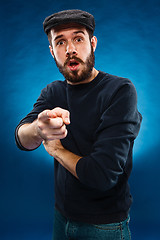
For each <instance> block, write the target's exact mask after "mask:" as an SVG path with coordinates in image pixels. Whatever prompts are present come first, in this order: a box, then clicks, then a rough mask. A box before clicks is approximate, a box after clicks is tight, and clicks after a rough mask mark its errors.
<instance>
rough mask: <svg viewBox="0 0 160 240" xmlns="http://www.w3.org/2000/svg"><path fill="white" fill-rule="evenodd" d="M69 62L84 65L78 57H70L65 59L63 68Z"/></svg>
mask: <svg viewBox="0 0 160 240" xmlns="http://www.w3.org/2000/svg"><path fill="white" fill-rule="evenodd" d="M70 60H75V61H76V62H79V63H82V64H84V62H83V61H82V60H81V59H80V58H78V57H72V58H71V57H68V58H67V59H66V61H65V63H64V66H66V65H67V64H68V63H69V61H70Z"/></svg>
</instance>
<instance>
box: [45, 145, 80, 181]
mask: <svg viewBox="0 0 160 240" xmlns="http://www.w3.org/2000/svg"><path fill="white" fill-rule="evenodd" d="M43 145H44V147H45V149H46V151H47V152H48V153H49V154H50V155H51V156H52V157H54V158H55V159H56V160H57V161H58V162H59V163H60V164H61V165H62V166H63V167H64V168H66V169H67V170H68V171H69V172H70V173H71V174H72V175H74V176H75V177H76V178H78V176H77V173H76V165H77V162H78V161H79V160H80V159H81V156H78V155H76V154H74V153H72V152H70V151H68V150H67V149H65V148H64V147H63V146H62V144H61V142H60V140H55V141H43Z"/></svg>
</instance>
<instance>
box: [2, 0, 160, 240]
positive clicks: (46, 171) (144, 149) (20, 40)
mask: <svg viewBox="0 0 160 240" xmlns="http://www.w3.org/2000/svg"><path fill="white" fill-rule="evenodd" d="M69 8H70V9H73V8H80V9H82V10H86V11H89V12H91V13H92V14H93V15H94V16H95V19H96V31H95V35H96V36H97V38H98V46H97V50H96V68H97V69H99V70H102V71H105V72H109V73H111V74H115V75H119V76H123V77H128V78H130V79H131V80H132V82H133V83H134V85H135V86H136V89H137V93H138V108H139V111H140V112H141V113H142V115H143V123H142V127H141V131H140V135H139V137H138V139H137V140H136V142H135V148H134V163H133V172H132V175H131V178H130V185H131V192H132V195H133V199H134V202H133V206H132V209H131V230H132V237H133V240H143V239H144V240H158V239H160V231H159V229H160V221H159V215H160V208H159V202H160V191H159V189H160V179H159V170H160V162H159V155H160V147H159V142H160V141H159V140H160V137H159V136H160V131H159V122H160V121H159V120H160V113H159V88H160V82H159V62H160V54H159V49H160V47H159V41H160V31H159V24H160V19H159V16H160V2H159V1H158V0H135V1H130V0H115V1H109V0H100V1H94V2H93V1H91V0H88V1H84V0H81V1H80V2H78V3H75V2H73V1H72V0H68V1H65V0H62V1H58V2H57V1H54V0H46V1H42V0H39V1H38V0H28V1H25V2H24V1H20V0H15V1H11V0H6V1H4V0H2V1H1V7H0V13H1V14H0V16H1V28H0V35H1V39H0V44H1V53H0V54H1V79H0V81H1V88H0V96H1V118H0V120H1V138H0V146H1V152H0V239H2V240H10V239H12V240H32V239H33V240H42V239H45V240H47V239H48V240H49V239H51V236H52V224H53V212H54V209H53V206H54V191H53V188H54V182H53V178H54V176H53V159H52V158H51V157H50V156H49V155H48V154H47V153H46V152H45V151H44V149H43V147H42V146H41V147H40V148H39V149H37V150H35V151H33V152H21V151H20V150H18V149H17V148H16V146H15V143H14V129H15V127H16V125H17V124H18V122H19V120H20V119H21V118H22V117H24V116H25V115H26V114H27V113H28V112H29V111H30V110H31V109H32V105H33V103H34V102H35V101H36V99H37V98H38V96H39V94H40V91H41V89H42V88H44V87H45V86H46V84H48V83H50V82H52V81H54V80H57V79H63V77H62V76H61V75H60V74H59V72H58V70H57V68H56V65H55V63H54V62H53V59H52V57H51V55H50V53H49V49H48V40H47V37H46V36H45V34H44V32H43V27H42V22H43V20H44V18H45V17H46V16H48V15H50V14H52V13H53V12H56V11H59V10H63V9H69Z"/></svg>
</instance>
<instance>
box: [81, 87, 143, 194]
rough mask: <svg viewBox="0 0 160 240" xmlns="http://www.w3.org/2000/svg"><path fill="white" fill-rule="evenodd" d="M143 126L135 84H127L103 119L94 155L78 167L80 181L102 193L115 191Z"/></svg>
mask: <svg viewBox="0 0 160 240" xmlns="http://www.w3.org/2000/svg"><path fill="white" fill-rule="evenodd" d="M140 123H141V115H140V113H139V112H138V110H137V94H136V90H135V88H134V86H133V85H132V84H125V85H123V86H122V87H121V88H120V89H119V90H117V91H116V93H115V94H114V95H113V97H112V99H111V100H110V104H109V106H108V107H106V109H105V110H104V111H103V113H102V115H101V119H100V123H99V126H98V128H97V130H96V140H95V142H94V144H93V148H92V151H91V153H90V155H88V156H85V157H83V158H81V159H80V160H79V161H78V163H77V166H76V172H77V175H78V177H79V180H80V181H81V182H82V183H83V184H85V185H87V186H88V187H91V188H95V189H99V190H101V191H107V190H109V189H111V188H112V187H114V186H115V185H116V183H117V182H118V178H119V176H120V175H122V174H123V172H124V168H125V165H126V162H127V159H128V155H129V153H130V150H131V149H130V148H132V146H133V141H134V139H135V138H136V136H137V135H138V132H139V128H140Z"/></svg>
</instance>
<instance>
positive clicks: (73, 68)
mask: <svg viewBox="0 0 160 240" xmlns="http://www.w3.org/2000/svg"><path fill="white" fill-rule="evenodd" d="M78 66H79V62H78V61H76V60H74V59H73V60H70V61H69V63H68V67H69V69H70V70H71V71H76V70H77V69H78Z"/></svg>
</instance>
